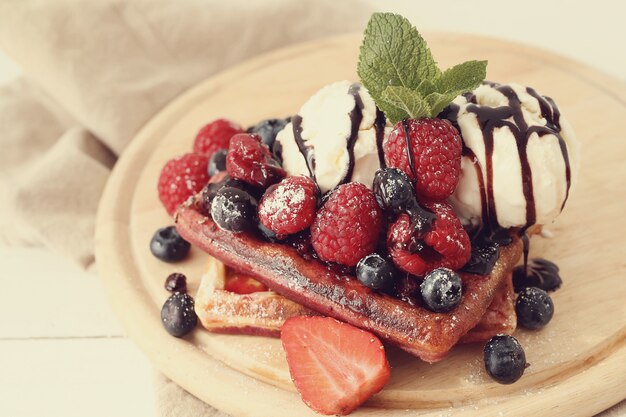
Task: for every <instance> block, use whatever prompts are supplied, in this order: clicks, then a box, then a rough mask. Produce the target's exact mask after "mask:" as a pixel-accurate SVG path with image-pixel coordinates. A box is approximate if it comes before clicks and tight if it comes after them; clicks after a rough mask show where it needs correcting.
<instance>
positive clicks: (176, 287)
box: [165, 272, 187, 292]
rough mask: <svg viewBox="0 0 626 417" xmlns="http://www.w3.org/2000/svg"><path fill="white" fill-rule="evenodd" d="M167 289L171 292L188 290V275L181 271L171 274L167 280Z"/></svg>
mask: <svg viewBox="0 0 626 417" xmlns="http://www.w3.org/2000/svg"><path fill="white" fill-rule="evenodd" d="M165 289H166V290H167V291H169V292H187V277H186V276H185V275H183V274H181V273H179V272H174V273H172V274H169V275H168V277H167V278H166V280H165Z"/></svg>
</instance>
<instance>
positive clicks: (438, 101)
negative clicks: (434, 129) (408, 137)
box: [425, 91, 459, 117]
mask: <svg viewBox="0 0 626 417" xmlns="http://www.w3.org/2000/svg"><path fill="white" fill-rule="evenodd" d="M458 95H459V92H457V91H453V92H451V93H443V94H441V93H430V94H429V95H427V96H426V99H425V101H426V103H428V106H429V108H430V113H429V115H428V116H427V117H436V116H437V115H438V114H439V113H441V111H442V110H443V109H445V108H446V106H447V105H448V104H450V102H451V101H452V100H454V98H455V97H456V96H458Z"/></svg>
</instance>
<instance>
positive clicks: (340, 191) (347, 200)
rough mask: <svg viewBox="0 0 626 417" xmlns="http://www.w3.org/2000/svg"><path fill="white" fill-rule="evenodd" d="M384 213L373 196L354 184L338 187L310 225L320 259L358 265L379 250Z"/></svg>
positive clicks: (365, 188)
mask: <svg viewBox="0 0 626 417" xmlns="http://www.w3.org/2000/svg"><path fill="white" fill-rule="evenodd" d="M381 227H382V213H381V210H380V207H379V206H378V203H376V198H375V197H374V193H373V192H372V191H371V190H369V189H368V188H367V187H366V186H365V185H363V184H360V183H356V182H352V183H348V184H344V185H340V186H339V187H337V188H336V189H335V190H334V191H333V192H332V193H331V195H330V197H329V198H328V200H327V201H326V203H325V204H324V205H323V206H322V208H321V209H320V210H319V211H318V212H317V216H316V217H315V220H313V224H312V225H311V244H312V245H313V249H315V252H317V255H318V256H319V258H320V259H321V260H323V261H326V262H336V263H339V264H342V265H346V266H354V265H356V264H357V263H358V262H359V260H361V258H363V257H364V256H365V255H369V254H370V253H372V252H374V250H375V249H376V244H377V243H378V237H379V234H380V231H381Z"/></svg>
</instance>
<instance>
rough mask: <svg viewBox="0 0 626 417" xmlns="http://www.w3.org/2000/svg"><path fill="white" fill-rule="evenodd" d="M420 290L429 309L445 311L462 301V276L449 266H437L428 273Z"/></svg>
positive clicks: (438, 311)
mask: <svg viewBox="0 0 626 417" xmlns="http://www.w3.org/2000/svg"><path fill="white" fill-rule="evenodd" d="M420 290H421V293H422V300H424V304H426V306H427V307H428V309H429V310H431V311H434V312H436V313H445V312H446V311H450V310H452V309H453V308H455V307H456V306H458V305H459V302H460V301H461V295H462V286H461V277H460V276H459V274H457V273H456V272H454V271H452V270H450V269H448V268H437V269H435V270H434V271H432V272H430V273H429V274H428V275H426V277H425V278H424V281H422V284H421V285H420Z"/></svg>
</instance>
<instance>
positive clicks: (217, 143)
mask: <svg viewBox="0 0 626 417" xmlns="http://www.w3.org/2000/svg"><path fill="white" fill-rule="evenodd" d="M237 133H243V129H242V128H241V126H239V125H238V124H237V123H234V122H231V121H230V120H226V119H217V120H213V121H212V122H211V123H209V124H207V125H205V126H204V127H203V128H202V129H200V131H199V132H198V134H197V135H196V140H195V141H194V142H193V151H194V152H196V153H200V154H204V155H206V156H207V157H210V156H211V155H213V154H214V153H215V152H217V151H219V150H220V149H228V144H229V142H230V138H232V137H233V136H234V135H236V134H237Z"/></svg>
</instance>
